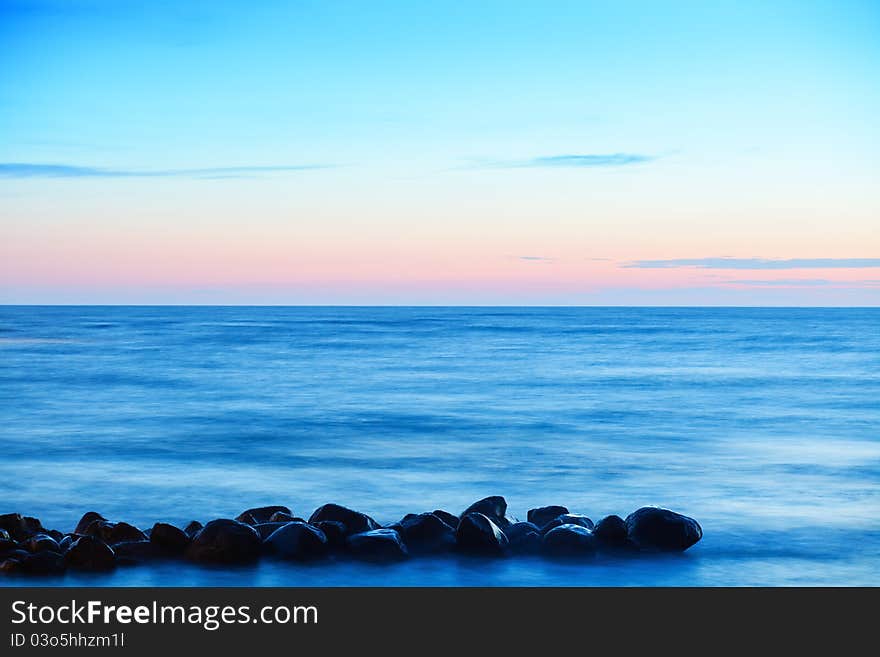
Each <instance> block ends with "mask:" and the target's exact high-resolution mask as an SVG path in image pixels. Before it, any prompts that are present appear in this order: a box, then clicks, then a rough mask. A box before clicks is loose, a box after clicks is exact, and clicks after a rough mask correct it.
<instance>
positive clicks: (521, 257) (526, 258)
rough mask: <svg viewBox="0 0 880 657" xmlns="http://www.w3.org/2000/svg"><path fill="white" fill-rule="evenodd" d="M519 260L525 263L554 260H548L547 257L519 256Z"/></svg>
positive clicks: (550, 260) (552, 259)
mask: <svg viewBox="0 0 880 657" xmlns="http://www.w3.org/2000/svg"><path fill="white" fill-rule="evenodd" d="M519 259H520V260H525V261H526V262H553V261H554V260H555V258H548V257H547V256H527V255H525V256H519Z"/></svg>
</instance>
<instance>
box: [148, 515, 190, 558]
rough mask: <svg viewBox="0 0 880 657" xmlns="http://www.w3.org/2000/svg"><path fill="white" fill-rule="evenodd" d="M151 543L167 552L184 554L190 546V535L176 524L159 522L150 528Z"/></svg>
mask: <svg viewBox="0 0 880 657" xmlns="http://www.w3.org/2000/svg"><path fill="white" fill-rule="evenodd" d="M150 543H152V544H153V545H155V546H156V547H157V548H158V549H159V550H160V551H162V552H164V553H165V554H183V552H185V551H186V548H187V547H189V543H190V537H189V536H187V534H186V532H185V531H183V530H182V529H178V528H177V527H175V526H174V525H169V524H167V523H164V522H157V523H156V524H155V525H153V528H152V529H151V530H150Z"/></svg>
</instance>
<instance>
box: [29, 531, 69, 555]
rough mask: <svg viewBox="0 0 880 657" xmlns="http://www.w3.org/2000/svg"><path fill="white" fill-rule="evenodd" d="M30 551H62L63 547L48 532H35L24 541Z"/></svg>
mask: <svg viewBox="0 0 880 657" xmlns="http://www.w3.org/2000/svg"><path fill="white" fill-rule="evenodd" d="M22 545H23V546H24V548H25V549H26V550H27V551H28V552H42V551H44V550H51V551H52V552H61V548H60V547H59V546H58V543H57V542H56V541H55V539H54V538H52V537H51V536H49V535H47V534H34V535H33V536H31V537H30V538H29V539H27V540H26V541H24V542H23V543H22Z"/></svg>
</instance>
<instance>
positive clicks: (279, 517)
mask: <svg viewBox="0 0 880 657" xmlns="http://www.w3.org/2000/svg"><path fill="white" fill-rule="evenodd" d="M267 522H305V520H303V519H302V518H297V517H296V516H293V515H290V514H289V513H285V512H284V511H276V512H275V513H273V514H272V515H271V516H270V517H269V520H268V521H267Z"/></svg>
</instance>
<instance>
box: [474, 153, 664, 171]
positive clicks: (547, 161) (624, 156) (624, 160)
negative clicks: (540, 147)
mask: <svg viewBox="0 0 880 657" xmlns="http://www.w3.org/2000/svg"><path fill="white" fill-rule="evenodd" d="M656 159H657V158H656V157H655V156H653V155H641V154H639V153H607V154H599V153H589V154H583V155H547V156H542V157H532V158H528V159H525V160H492V161H483V162H475V163H474V164H473V165H472V166H469V167H467V168H469V169H472V168H477V169H534V168H551V169H553V168H555V169H563V168H570V169H585V168H602V167H623V166H628V165H633V164H644V163H646V162H653V161H654V160H656Z"/></svg>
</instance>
